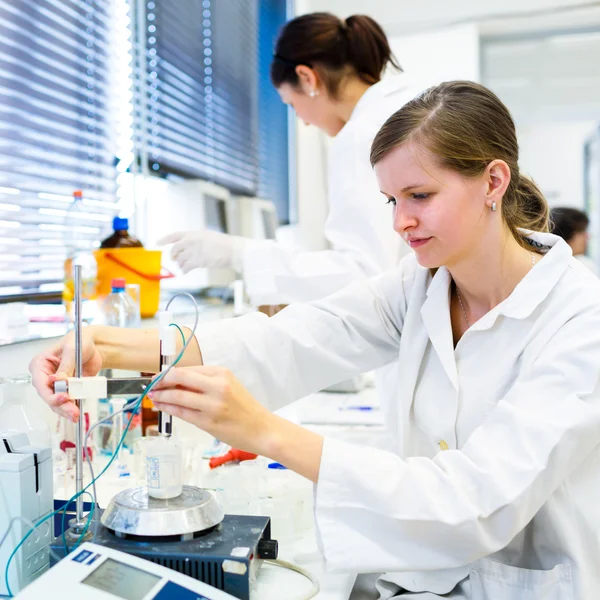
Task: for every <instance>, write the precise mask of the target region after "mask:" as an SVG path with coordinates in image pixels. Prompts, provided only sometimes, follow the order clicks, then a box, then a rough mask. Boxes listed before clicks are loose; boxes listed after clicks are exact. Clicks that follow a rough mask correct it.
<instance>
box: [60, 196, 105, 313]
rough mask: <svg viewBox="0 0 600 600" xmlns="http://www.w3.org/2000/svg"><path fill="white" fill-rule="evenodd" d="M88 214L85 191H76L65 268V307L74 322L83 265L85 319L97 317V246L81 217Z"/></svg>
mask: <svg viewBox="0 0 600 600" xmlns="http://www.w3.org/2000/svg"><path fill="white" fill-rule="evenodd" d="M83 214H87V210H86V209H85V207H84V205H83V192H82V191H81V190H75V191H74V192H73V202H72V203H71V205H70V206H69V209H68V210H67V214H66V216H65V246H66V250H67V257H66V259H65V265H64V273H65V274H64V288H63V304H64V305H65V309H66V314H67V317H68V319H69V320H70V321H73V319H74V304H73V300H74V298H75V283H74V279H73V274H74V269H73V267H74V266H75V265H81V292H82V293H81V300H82V302H81V314H82V319H83V320H84V321H87V322H91V321H92V320H93V319H94V317H95V316H96V310H97V306H96V275H97V265H96V259H95V258H94V255H93V253H92V250H93V244H92V243H90V241H89V239H88V238H86V236H85V233H83V232H82V231H81V229H80V228H81V227H85V225H86V221H84V220H83V219H81V218H79V216H80V215H83Z"/></svg>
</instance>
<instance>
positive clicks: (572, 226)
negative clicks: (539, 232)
mask: <svg viewBox="0 0 600 600" xmlns="http://www.w3.org/2000/svg"><path fill="white" fill-rule="evenodd" d="M589 225H590V220H589V218H588V216H587V215H586V214H585V213H584V212H583V211H582V210H579V209H577V208H571V207H570V206H557V207H555V208H553V209H551V211H550V227H551V231H552V233H553V234H554V235H558V236H560V237H561V238H562V239H563V240H565V242H567V244H569V246H571V250H573V256H574V257H575V258H576V259H577V260H578V261H579V262H580V263H582V264H583V265H585V266H586V267H587V268H588V269H590V271H592V272H593V273H594V275H598V274H599V273H598V266H597V265H596V263H595V262H594V261H593V260H592V259H591V258H590V257H589V256H586V251H587V245H588V240H589V238H590V234H589V233H588V227H589Z"/></svg>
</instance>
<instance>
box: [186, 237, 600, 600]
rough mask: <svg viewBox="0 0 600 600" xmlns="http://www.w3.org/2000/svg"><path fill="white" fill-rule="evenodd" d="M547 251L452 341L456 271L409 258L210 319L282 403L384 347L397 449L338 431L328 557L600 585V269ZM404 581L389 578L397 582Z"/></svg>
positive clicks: (547, 595) (587, 592) (514, 594)
mask: <svg viewBox="0 0 600 600" xmlns="http://www.w3.org/2000/svg"><path fill="white" fill-rule="evenodd" d="M531 240H532V243H533V244H535V245H536V246H538V247H539V248H540V249H541V250H542V251H545V252H546V255H545V256H544V257H543V258H542V259H541V260H540V261H539V263H538V264H537V265H536V266H535V267H534V268H532V269H531V271H530V272H529V273H528V274H527V275H526V276H525V277H524V278H523V280H522V281H521V282H520V283H519V284H518V285H517V287H516V288H515V290H514V291H513V293H512V294H511V295H510V296H509V297H508V298H507V299H506V300H505V301H503V302H502V303H500V304H499V305H498V306H496V307H495V308H493V309H492V310H491V311H490V312H489V313H488V314H486V315H485V316H484V317H482V318H481V319H480V320H479V321H477V322H476V323H475V324H473V325H472V326H471V327H470V328H469V329H468V331H466V332H465V334H464V335H463V337H462V338H461V340H460V342H459V343H458V345H457V346H456V348H454V346H453V340H452V329H451V323H450V312H449V289H450V283H451V278H450V275H449V273H448V271H447V270H446V269H445V268H443V267H442V268H440V269H438V270H437V272H436V273H435V275H434V276H433V277H432V275H431V273H430V272H429V271H428V270H426V269H424V268H422V267H420V266H419V265H418V264H417V263H416V260H415V258H414V257H413V256H408V257H406V258H405V259H404V260H403V261H402V263H401V265H400V267H399V268H397V269H396V270H393V271H391V272H389V273H385V274H383V275H381V276H379V277H377V278H375V279H373V280H371V281H369V282H366V283H357V284H354V285H352V286H350V287H349V288H347V289H345V290H343V291H341V292H339V293H337V294H335V295H333V296H332V297H329V298H326V299H325V300H322V301H320V302H315V303H313V304H309V305H302V304H297V305H293V306H290V307H288V308H287V309H285V310H284V311H282V312H281V313H280V314H278V315H277V316H275V317H273V318H271V319H268V318H267V317H264V315H248V316H247V317H242V318H240V319H235V320H232V321H228V322H221V323H215V324H209V325H207V326H203V327H202V328H201V329H200V331H199V332H198V335H197V337H198V341H199V344H200V348H201V350H202V355H203V359H204V361H205V362H206V363H207V364H219V365H224V366H227V367H229V368H230V369H231V370H232V371H233V373H234V374H235V375H237V376H238V377H239V378H240V379H241V380H242V382H243V383H244V384H245V385H247V386H248V388H249V389H250V390H251V391H252V392H253V393H254V394H255V396H256V397H257V398H258V399H260V400H261V401H262V402H264V403H265V404H266V405H267V406H269V407H270V408H272V409H276V408H278V407H280V406H282V405H284V404H286V403H288V402H291V401H293V400H295V399H297V398H299V397H302V396H305V395H307V394H309V393H311V392H314V391H316V390H319V389H322V388H323V387H325V386H327V385H330V384H332V383H334V382H336V381H340V380H343V379H346V378H348V377H351V376H352V375H354V374H356V373H360V372H363V371H365V370H369V369H373V368H376V367H379V366H381V365H384V364H389V365H390V368H392V367H394V366H395V369H396V373H397V385H396V387H395V389H387V390H386V391H387V398H386V400H385V402H384V403H383V405H382V409H383V411H384V412H385V418H386V420H387V423H388V426H389V428H390V431H391V433H392V435H393V438H394V448H393V449H392V451H390V452H386V451H383V450H379V449H376V448H366V447H358V446H354V445H351V444H348V443H345V442H343V441H339V440H335V439H329V438H326V439H325V442H324V446H323V454H322V459H321V465H320V474H319V481H318V485H317V494H316V505H315V517H316V524H317V528H318V531H319V534H320V539H321V542H322V547H323V552H324V556H325V560H326V562H327V565H328V566H329V567H330V568H332V569H341V570H347V571H357V572H385V575H384V578H385V579H386V580H387V581H389V582H390V585H391V589H394V584H395V585H397V586H398V589H406V590H411V591H415V592H419V591H429V592H433V593H435V594H445V593H448V592H449V591H450V590H452V589H453V588H454V587H455V586H456V585H457V584H458V583H459V582H460V581H461V580H463V579H465V578H467V577H468V578H469V585H470V588H471V597H472V598H473V599H477V600H480V599H488V598H489V599H491V598H494V599H495V600H508V599H511V600H540V599H542V600H575V599H577V600H596V598H598V594H599V591H600V568H599V567H600V540H599V534H600V501H599V498H600V450H599V442H600V390H599V382H600V282H599V281H598V279H597V278H595V277H594V276H593V275H592V274H591V273H589V271H587V270H586V269H585V268H584V267H583V266H582V265H581V264H580V263H578V262H577V261H576V260H575V259H574V258H573V257H572V255H571V250H570V248H569V246H568V245H567V244H566V243H565V242H564V241H563V240H561V239H560V238H558V237H556V236H552V235H550V234H532V235H531ZM391 594H393V592H390V595H391Z"/></svg>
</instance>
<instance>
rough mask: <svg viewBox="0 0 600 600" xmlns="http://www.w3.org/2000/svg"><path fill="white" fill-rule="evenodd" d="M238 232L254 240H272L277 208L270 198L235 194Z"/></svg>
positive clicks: (275, 225)
mask: <svg viewBox="0 0 600 600" xmlns="http://www.w3.org/2000/svg"><path fill="white" fill-rule="evenodd" d="M235 201H236V202H237V204H238V211H237V213H238V215H239V230H240V234H241V235H243V236H245V237H249V238H253V239H255V240H274V239H276V237H277V235H276V232H277V227H278V226H279V219H278V217H277V209H276V208H275V205H274V204H273V203H272V202H271V201H270V200H263V199H262V198H253V197H249V196H236V197H235Z"/></svg>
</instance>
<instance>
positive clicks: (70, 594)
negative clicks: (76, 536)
mask: <svg viewBox="0 0 600 600" xmlns="http://www.w3.org/2000/svg"><path fill="white" fill-rule="evenodd" d="M17 598H18V600H40V598H44V600H80V599H81V598H86V600H110V599H111V598H114V599H115V600H117V599H120V600H174V599H175V598H177V599H180V600H236V599H235V597H234V596H231V595H230V594H227V593H225V592H223V591H221V590H218V589H216V588H214V587H211V586H209V585H207V584H206V583H202V582H200V581H197V580H196V579H192V578H191V577H188V576H187V575H183V574H182V573H177V572H176V571H173V570H172V569H168V568H167V567H163V566H161V565H157V564H155V563H153V562H150V561H148V560H144V559H142V558H138V557H136V556H132V555H131V554H126V553H125V552H120V551H118V550H114V549H113V548H107V547H105V546H100V545H98V544H92V543H90V542H86V543H84V544H82V545H81V546H80V547H79V548H78V549H77V550H76V551H75V552H73V553H72V554H70V555H69V556H67V557H66V558H65V559H63V560H61V561H60V562H59V563H58V564H57V565H56V566H54V567H53V568H52V569H50V570H49V571H48V572H47V573H45V574H44V575H43V576H42V577H40V579H38V580H37V581H36V582H35V583H33V584H31V585H30V586H29V587H27V588H26V589H25V590H24V591H23V592H22V593H21V594H19V595H18V596H17Z"/></svg>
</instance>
